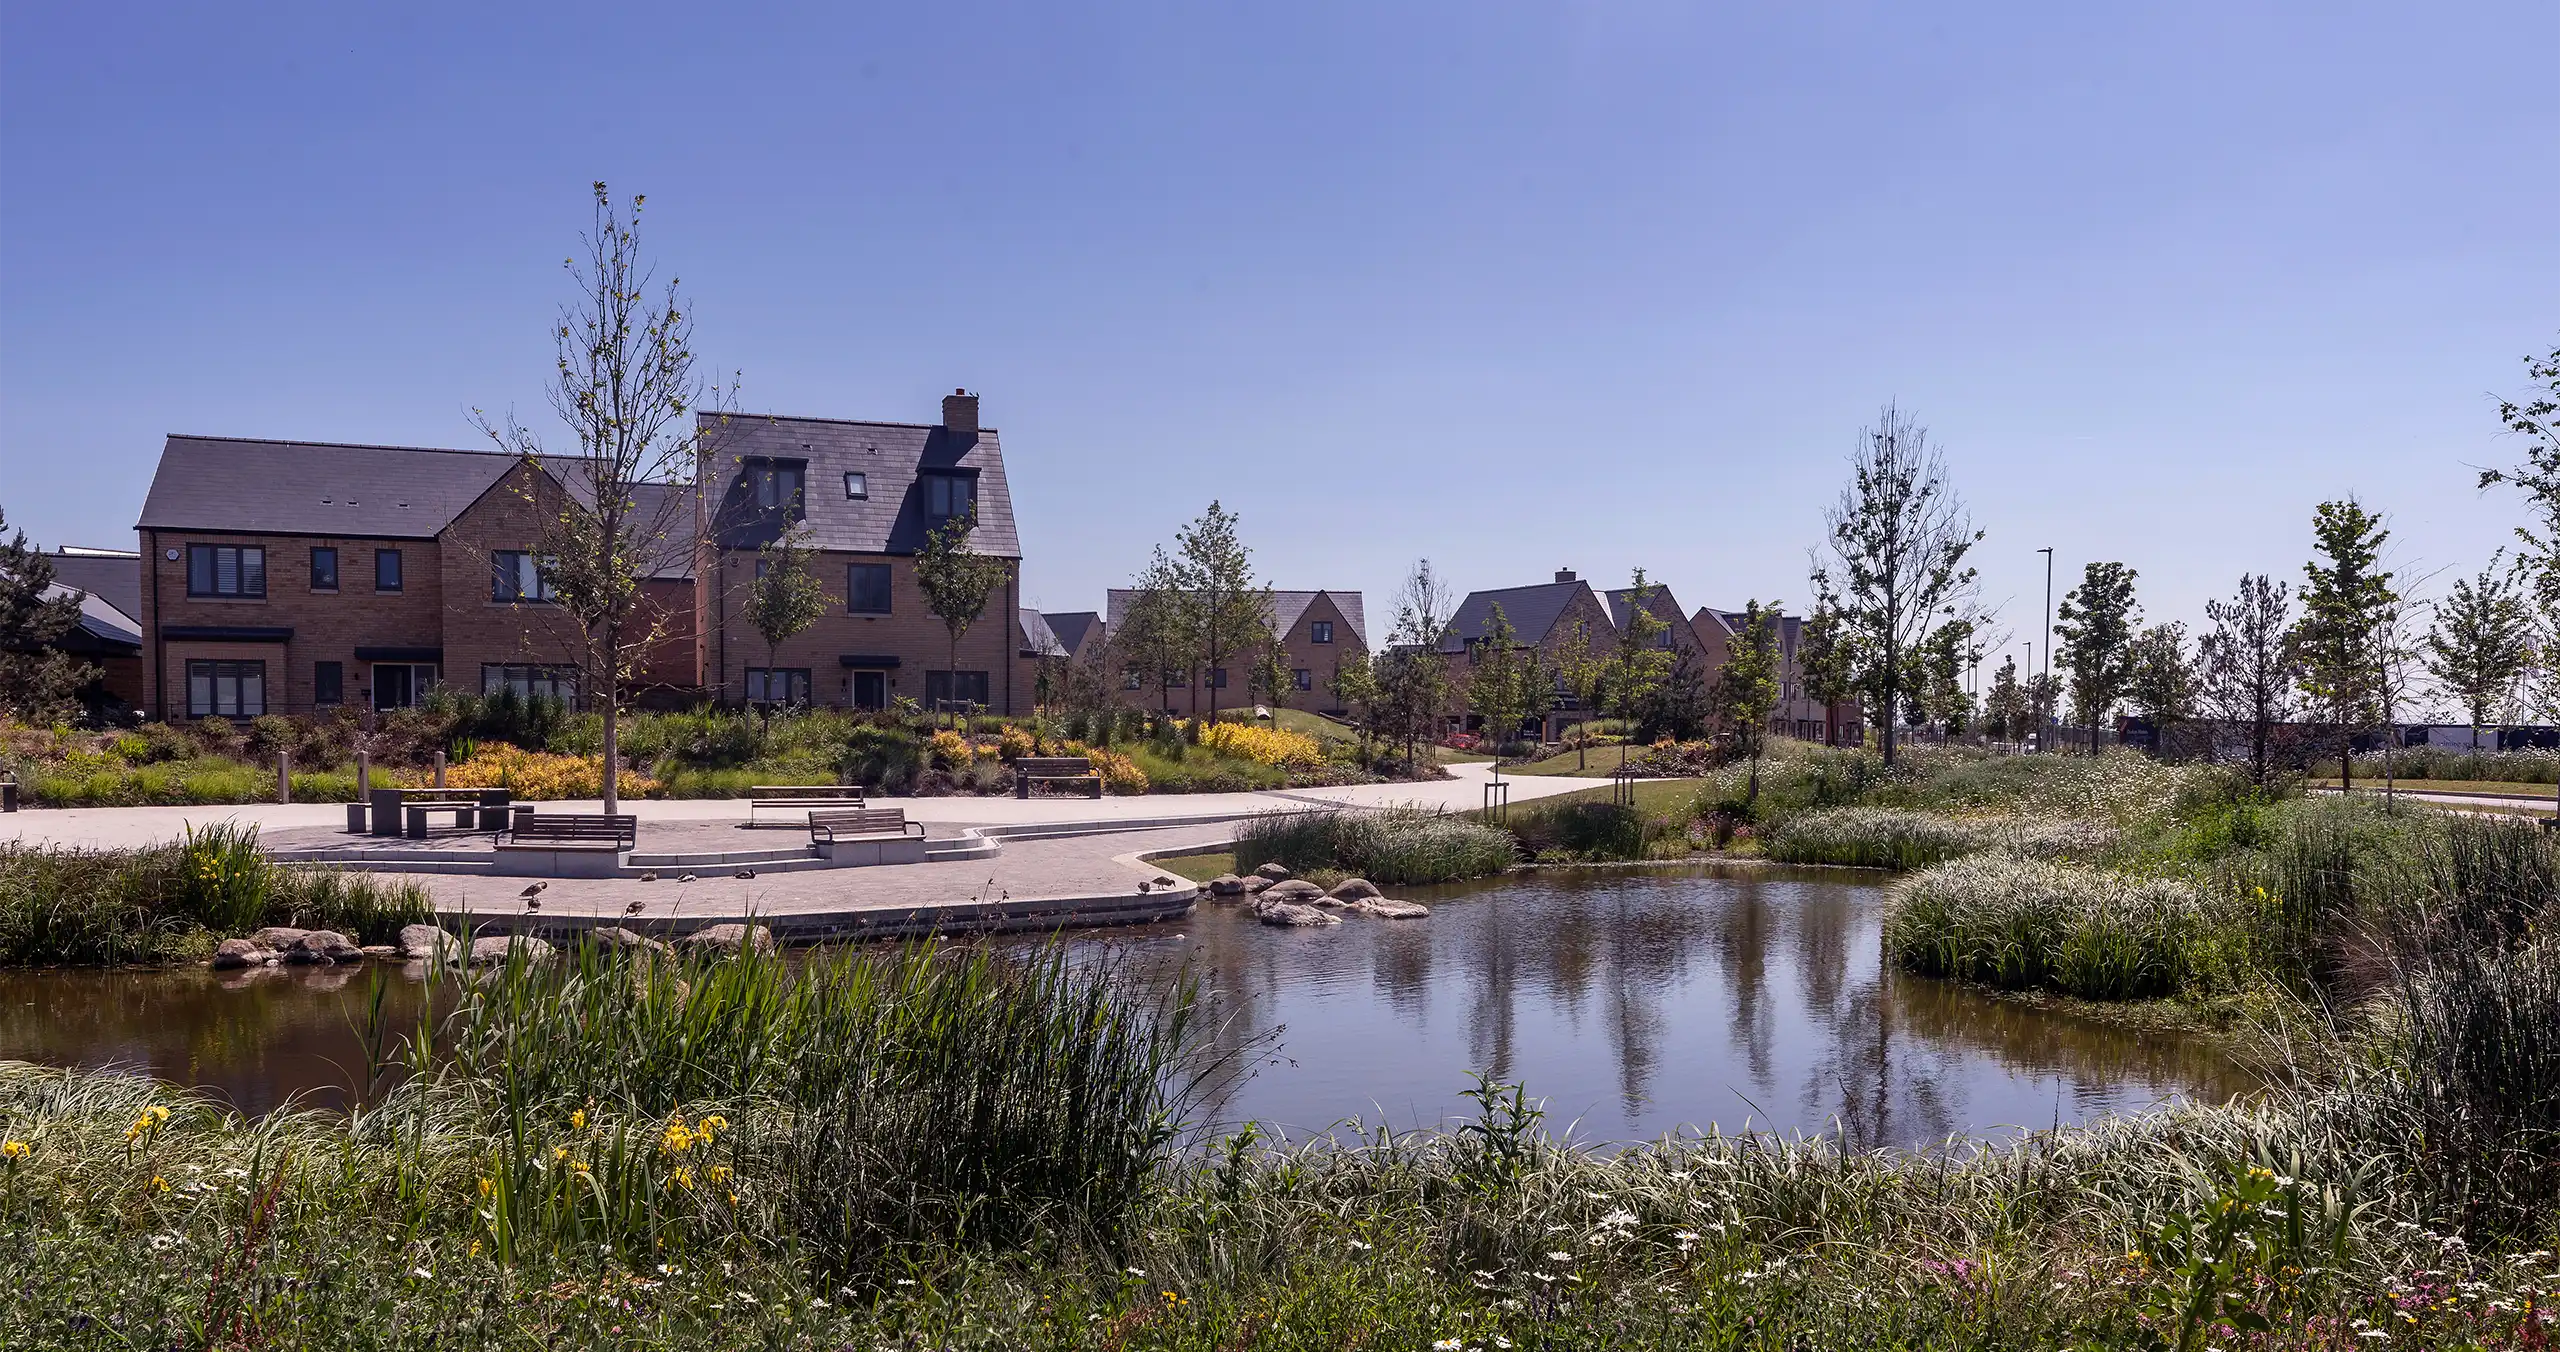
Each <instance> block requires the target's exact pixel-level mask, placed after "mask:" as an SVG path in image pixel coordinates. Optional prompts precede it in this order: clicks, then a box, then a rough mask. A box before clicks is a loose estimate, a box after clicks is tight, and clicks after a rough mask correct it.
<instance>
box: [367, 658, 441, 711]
mask: <svg viewBox="0 0 2560 1352" xmlns="http://www.w3.org/2000/svg"><path fill="white" fill-rule="evenodd" d="M437 672H438V668H437V666H436V664H435V663H433V662H376V663H374V664H373V707H375V708H377V709H410V708H415V707H416V706H417V705H419V704H420V703H422V702H423V701H425V699H426V697H427V692H428V691H430V690H433V689H435V686H436V676H437Z"/></svg>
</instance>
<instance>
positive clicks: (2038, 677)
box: [2027, 671, 2062, 750]
mask: <svg viewBox="0 0 2560 1352" xmlns="http://www.w3.org/2000/svg"><path fill="white" fill-rule="evenodd" d="M2061 707H2062V682H2061V681H2059V680H2057V679H2055V678H2054V675H2053V673H2052V672H2049V671H2039V672H2037V673H2036V674H2035V675H2033V676H2030V677H2028V678H2027V724H2028V727H2029V728H2030V729H2033V730H2037V731H2042V730H2044V729H2048V728H2051V727H2052V726H2053V724H2054V717H2053V715H2054V711H2055V710H2057V709H2059V708H2061ZM2037 749H2038V750H2050V749H2051V748H2048V747H2043V746H2039V747H2038V748H2037Z"/></svg>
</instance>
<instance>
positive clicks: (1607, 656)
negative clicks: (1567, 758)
mask: <svg viewBox="0 0 2560 1352" xmlns="http://www.w3.org/2000/svg"><path fill="white" fill-rule="evenodd" d="M1614 656H1615V654H1614V652H1612V651H1611V650H1609V649H1605V648H1602V647H1601V646H1600V645H1599V644H1597V643H1594V642H1593V641H1592V633H1591V622H1590V621H1588V620H1583V619H1576V620H1575V621H1574V622H1573V623H1572V624H1571V625H1570V626H1568V627H1567V628H1566V629H1565V631H1564V642H1563V643H1562V644H1561V645H1559V646H1558V648H1557V651H1556V658H1555V673H1556V679H1557V680H1559V681H1561V682H1563V683H1564V688H1565V691H1566V693H1568V694H1570V695H1572V696H1573V698H1574V701H1575V702H1576V703H1578V704H1579V705H1581V706H1582V710H1583V715H1582V716H1583V717H1584V718H1589V717H1590V716H1591V714H1592V713H1593V712H1594V711H1596V710H1597V709H1598V708H1599V706H1600V692H1601V690H1602V689H1603V688H1604V687H1606V686H1607V685H1608V683H1609V668H1610V666H1611V664H1612V659H1613V658H1614ZM1577 731H1579V729H1577ZM1590 758H1591V739H1590V738H1588V737H1583V736H1577V737H1575V738H1574V748H1573V765H1574V768H1575V769H1577V770H1580V769H1588V768H1589V767H1590V764H1591V759H1590Z"/></svg>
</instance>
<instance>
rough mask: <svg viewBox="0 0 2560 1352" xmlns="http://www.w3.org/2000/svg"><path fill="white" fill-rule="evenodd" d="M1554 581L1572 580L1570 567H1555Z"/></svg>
mask: <svg viewBox="0 0 2560 1352" xmlns="http://www.w3.org/2000/svg"><path fill="white" fill-rule="evenodd" d="M1556 581H1558V582H1571V581H1573V570H1572V569H1570V568H1559V569H1557V570H1556Z"/></svg>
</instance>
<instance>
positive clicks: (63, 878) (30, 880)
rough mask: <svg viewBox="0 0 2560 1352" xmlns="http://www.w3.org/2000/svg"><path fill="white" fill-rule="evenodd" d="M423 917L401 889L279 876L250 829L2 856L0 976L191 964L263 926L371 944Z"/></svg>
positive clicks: (419, 897)
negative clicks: (140, 845)
mask: <svg viewBox="0 0 2560 1352" xmlns="http://www.w3.org/2000/svg"><path fill="white" fill-rule="evenodd" d="M433 916H434V910H433V908H432V907H431V906H430V905H429V903H428V901H427V898H426V893H425V892H424V891H423V890H422V889H421V888H419V886H418V885H417V884H416V883H415V882H414V881H411V880H408V879H397V880H394V879H388V878H382V877H378V876H375V875H373V874H367V873H344V872H338V871H335V870H312V869H300V868H283V867H278V866H277V865H275V864H274V863H272V862H270V861H269V860H268V859H267V858H266V856H265V855H264V854H262V853H260V852H259V850H258V848H257V831H256V828H254V827H249V826H242V825H233V824H230V823H222V824H218V825H215V826H210V827H206V828H204V829H202V830H198V831H193V832H190V833H189V835H188V836H187V837H186V838H185V839H183V840H180V841H174V842H171V843H168V844H163V845H155V846H152V847H150V848H148V849H141V850H74V849H59V848H53V847H28V846H21V845H7V846H0V965H9V966H20V965H27V964H34V963H80V964H100V965H114V964H123V963H140V962H159V961H166V960H169V959H173V958H179V957H192V956H200V955H201V954H203V953H204V952H206V951H207V950H209V949H210V948H211V947H212V944H213V940H214V938H215V936H217V935H222V934H244V933H247V932H249V931H251V930H254V929H257V928H258V927H260V926H262V925H295V926H300V927H303V928H311V929H334V930H338V931H341V932H343V933H346V934H349V935H353V936H355V937H357V938H358V939H359V940H369V941H375V942H380V941H387V940H390V939H393V938H396V937H397V936H398V933H399V929H400V927H401V926H402V925H408V924H415V923H418V922H420V921H423V920H430V919H432V918H433Z"/></svg>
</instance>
